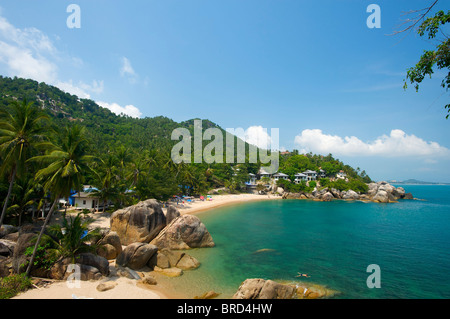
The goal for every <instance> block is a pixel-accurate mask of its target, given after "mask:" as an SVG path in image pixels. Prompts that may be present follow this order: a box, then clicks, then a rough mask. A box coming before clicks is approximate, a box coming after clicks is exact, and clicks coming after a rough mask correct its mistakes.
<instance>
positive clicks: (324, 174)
mask: <svg viewBox="0 0 450 319" xmlns="http://www.w3.org/2000/svg"><path fill="white" fill-rule="evenodd" d="M326 176H327V175H326V172H325V171H324V170H323V169H320V170H319V178H325V177H326Z"/></svg>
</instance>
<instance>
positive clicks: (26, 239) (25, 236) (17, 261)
mask: <svg viewBox="0 0 450 319" xmlns="http://www.w3.org/2000/svg"><path fill="white" fill-rule="evenodd" d="M35 236H36V234H34V233H22V234H21V235H20V236H19V239H18V240H17V243H16V246H15V247H14V252H13V259H12V266H13V269H14V272H15V273H17V274H20V273H22V272H24V271H25V270H26V265H27V264H28V260H29V259H30V257H29V256H26V255H25V251H26V249H27V248H28V247H31V246H34V243H33V238H34V237H35Z"/></svg>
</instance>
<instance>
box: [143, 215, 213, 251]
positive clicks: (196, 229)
mask: <svg viewBox="0 0 450 319" xmlns="http://www.w3.org/2000/svg"><path fill="white" fill-rule="evenodd" d="M151 244H153V245H156V246H158V248H159V249H162V248H169V249H190V248H202V247H214V246H215V244H214V241H213V239H212V237H211V234H210V233H209V232H208V230H207V229H206V226H205V225H204V224H203V223H202V222H201V221H200V219H199V218H198V217H197V216H194V215H183V216H180V217H178V218H176V219H174V220H173V221H172V222H171V223H170V224H169V225H167V227H166V228H164V229H163V230H162V231H161V232H160V233H159V235H158V236H157V237H156V238H155V239H153V240H152V241H151Z"/></svg>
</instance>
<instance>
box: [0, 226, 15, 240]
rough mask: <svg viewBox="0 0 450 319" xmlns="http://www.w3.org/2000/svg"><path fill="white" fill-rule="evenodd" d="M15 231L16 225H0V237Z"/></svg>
mask: <svg viewBox="0 0 450 319" xmlns="http://www.w3.org/2000/svg"><path fill="white" fill-rule="evenodd" d="M17 231H18V229H17V227H14V226H11V225H2V227H0V238H3V237H5V236H6V235H9V234H12V233H15V232H17Z"/></svg>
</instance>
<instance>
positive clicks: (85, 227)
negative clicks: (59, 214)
mask: <svg viewBox="0 0 450 319" xmlns="http://www.w3.org/2000/svg"><path fill="white" fill-rule="evenodd" d="M92 221H93V220H92V219H83V217H82V213H78V215H77V216H76V217H69V220H68V219H67V218H66V216H64V219H63V222H62V225H59V224H54V225H52V226H50V227H49V233H50V234H51V235H52V236H53V237H54V238H56V240H54V239H52V238H51V237H48V238H47V240H50V241H52V242H53V244H54V246H56V247H57V248H56V252H55V255H57V256H59V257H62V258H65V257H70V258H71V259H72V262H75V257H76V255H78V254H80V253H84V252H92V251H95V250H96V248H97V247H96V245H88V244H87V243H89V242H91V241H92V240H93V239H95V238H97V237H99V236H100V235H101V231H100V228H95V229H92V230H90V229H89V224H91V223H92Z"/></svg>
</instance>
